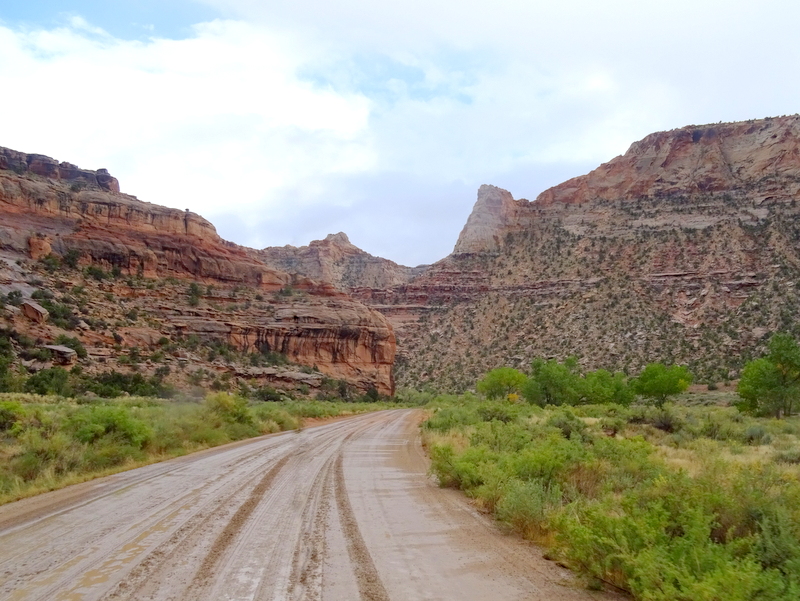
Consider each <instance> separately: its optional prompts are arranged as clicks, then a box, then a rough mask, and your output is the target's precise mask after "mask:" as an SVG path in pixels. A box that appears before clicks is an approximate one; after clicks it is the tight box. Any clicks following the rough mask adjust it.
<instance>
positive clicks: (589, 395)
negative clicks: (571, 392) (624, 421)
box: [583, 369, 636, 406]
mask: <svg viewBox="0 0 800 601" xmlns="http://www.w3.org/2000/svg"><path fill="white" fill-rule="evenodd" d="M583 395H584V399H585V400H586V402H587V403H596V404H603V403H616V404H618V405H625V406H628V405H630V404H631V403H632V402H633V399H634V397H635V396H636V393H635V392H634V391H633V389H632V388H631V386H630V385H629V384H628V378H627V377H626V376H625V374H623V373H620V372H616V373H614V374H612V373H611V372H609V371H606V370H605V369H598V370H597V371H590V372H589V373H587V374H586V376H584V379H583Z"/></svg>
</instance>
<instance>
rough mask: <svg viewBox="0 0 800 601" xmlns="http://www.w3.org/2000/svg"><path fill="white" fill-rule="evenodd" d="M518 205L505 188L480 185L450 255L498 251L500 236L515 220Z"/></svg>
mask: <svg viewBox="0 0 800 601" xmlns="http://www.w3.org/2000/svg"><path fill="white" fill-rule="evenodd" d="M523 202H525V201H523ZM521 206H522V205H521V204H520V203H519V202H518V201H515V200H514V198H513V197H512V196H511V193H510V192H508V191H507V190H503V189H502V188H498V187H496V186H489V185H486V184H484V185H483V186H481V187H480V188H479V189H478V200H477V201H476V202H475V206H474V207H473V209H472V213H471V214H470V216H469V218H468V219H467V224H466V225H465V226H464V229H463V230H461V234H460V235H459V236H458V241H457V242H456V246H455V248H454V249H453V254H454V255H460V254H465V253H476V252H497V251H499V250H500V248H501V247H502V244H503V240H502V237H503V236H504V235H505V234H506V233H507V232H508V231H509V229H512V228H514V226H515V225H516V224H517V222H518V219H519V211H520V208H521Z"/></svg>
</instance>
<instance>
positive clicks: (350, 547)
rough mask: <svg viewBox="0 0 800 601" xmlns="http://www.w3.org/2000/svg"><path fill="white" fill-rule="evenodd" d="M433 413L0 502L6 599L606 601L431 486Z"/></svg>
mask: <svg viewBox="0 0 800 601" xmlns="http://www.w3.org/2000/svg"><path fill="white" fill-rule="evenodd" d="M418 420H419V414H418V412H415V411H413V410H395V411H385V412H380V413H373V414H369V415H363V416H358V417H354V418H349V419H346V420H341V421H337V422H334V423H329V424H325V425H321V426H317V427H313V428H307V429H305V430H303V431H302V432H299V433H296V432H287V433H283V434H278V435H272V436H268V437H263V438H259V439H256V440H251V441H246V442H243V443H237V444H234V445H228V446H226V447H223V448H217V449H211V450H209V451H204V452H202V453H196V454H194V455H191V456H188V457H182V458H180V459H176V460H172V461H168V462H165V463H161V464H157V465H151V466H148V467H144V468H141V469H137V470H132V471H129V472H125V473H122V474H117V475H115V476H110V477H108V478H103V479H101V480H95V481H93V482H89V483H86V484H81V485H78V486H73V487H70V488H67V489H64V490H61V491H57V492H53V493H48V494H45V495H40V496H39V497H35V498H32V499H27V500H24V501H20V502H17V503H13V504H11V505H6V506H3V507H0V599H7V600H26V601H38V600H41V601H45V600H46V601H55V600H70V601H78V600H88V599H135V600H145V599H156V600H166V599H174V600H192V601H196V600H201V599H208V600H213V601H217V600H223V599H258V600H266V601H278V600H281V601H283V600H286V601H289V600H316V599H319V600H328V601H359V600H360V601H389V600H392V601H412V600H446V599H454V600H457V601H471V600H493V601H494V600H515V599H519V600H522V599H525V600H533V599H541V600H545V599H546V600H552V601H561V600H578V599H606V598H610V597H607V596H606V595H601V594H598V593H589V592H587V591H584V590H580V589H578V588H575V587H574V586H573V585H571V584H570V577H569V574H568V573H567V572H566V571H564V570H562V569H560V568H558V567H557V566H555V565H553V564H552V563H550V562H547V561H544V560H543V559H541V557H540V554H539V553H538V552H537V551H536V550H535V549H531V548H530V547H529V546H527V545H526V544H524V543H522V542H520V541H518V540H516V539H514V538H513V537H508V536H504V535H502V534H499V533H498V531H497V530H496V529H495V528H494V526H493V525H492V524H491V523H489V522H488V521H487V520H485V519H484V518H482V517H481V516H479V515H477V514H476V513H475V512H474V511H473V510H472V509H471V508H470V506H469V505H468V504H467V503H466V502H465V501H464V499H463V498H462V497H461V496H460V494H459V493H457V492H455V491H447V490H440V489H438V488H436V487H435V486H434V485H433V484H432V483H431V481H430V480H429V479H428V478H427V477H426V475H425V471H426V461H425V458H424V455H423V453H422V450H421V448H420V445H419V440H418V435H417V423H418Z"/></svg>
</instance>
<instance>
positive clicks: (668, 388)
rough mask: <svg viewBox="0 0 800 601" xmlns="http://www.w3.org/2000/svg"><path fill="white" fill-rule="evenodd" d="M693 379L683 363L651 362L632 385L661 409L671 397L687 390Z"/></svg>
mask: <svg viewBox="0 0 800 601" xmlns="http://www.w3.org/2000/svg"><path fill="white" fill-rule="evenodd" d="M693 379H694V377H693V376H692V374H691V372H690V371H689V370H688V369H687V368H686V367H684V366H683V365H670V366H666V365H664V364H663V363H650V364H648V365H647V366H646V367H645V368H644V369H643V370H642V372H641V373H640V374H639V377H637V378H636V379H635V380H634V381H633V384H632V387H633V390H634V392H636V394H639V395H641V396H643V397H645V398H647V399H650V400H651V401H653V403H654V404H655V406H656V407H658V408H659V409H660V408H662V407H663V406H664V403H666V402H667V399H668V398H669V397H671V396H673V395H676V394H680V393H681V392H683V391H684V390H686V389H687V388H688V387H689V384H691V383H692V380H693Z"/></svg>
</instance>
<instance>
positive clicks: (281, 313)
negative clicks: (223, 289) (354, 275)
mask: <svg viewBox="0 0 800 601" xmlns="http://www.w3.org/2000/svg"><path fill="white" fill-rule="evenodd" d="M161 313H162V315H163V316H164V317H165V318H167V319H168V321H169V323H171V324H172V325H173V326H174V328H175V329H176V331H177V332H180V333H181V335H189V336H191V335H192V334H194V335H196V336H198V337H200V338H201V339H207V340H215V339H216V340H224V341H226V342H228V343H229V344H231V345H233V346H234V347H236V348H238V349H240V350H241V351H244V352H257V351H273V352H278V353H281V354H282V355H285V356H286V357H287V358H288V359H289V360H290V361H294V362H297V363H301V364H304V365H309V366H315V367H316V368H317V369H319V370H320V371H321V372H322V373H324V374H326V375H328V376H330V377H332V378H337V379H343V380H346V381H347V382H350V383H351V384H354V385H355V386H357V387H358V388H360V389H361V390H366V389H368V388H370V387H371V386H374V387H375V388H376V390H377V391H378V392H380V393H381V394H386V395H390V394H393V393H394V380H393V375H392V365H393V363H394V354H395V337H394V332H393V330H392V328H391V326H389V324H388V323H387V322H386V320H385V319H384V318H383V316H381V315H380V313H378V312H377V311H374V310H372V309H369V308H367V307H365V306H364V305H361V304H359V303H354V302H352V301H350V300H347V299H325V300H322V299H308V298H306V299H300V300H297V301H295V302H292V303H282V302H278V303H274V304H272V305H271V306H270V311H269V312H266V313H265V312H261V313H260V314H259V312H258V311H252V310H242V309H240V310H238V311H237V312H236V314H235V315H230V314H229V315H226V316H224V317H223V318H221V317H222V316H220V315H219V312H218V311H216V310H211V311H209V310H202V309H200V310H198V309H180V310H177V309H176V308H175V307H164V308H162V309H161Z"/></svg>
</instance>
